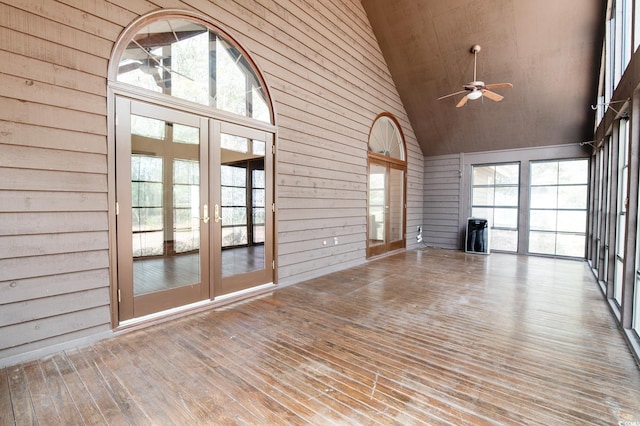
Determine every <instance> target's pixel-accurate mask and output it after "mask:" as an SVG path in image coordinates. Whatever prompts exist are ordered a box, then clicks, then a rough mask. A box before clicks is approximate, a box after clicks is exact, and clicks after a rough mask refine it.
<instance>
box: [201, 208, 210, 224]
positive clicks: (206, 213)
mask: <svg viewBox="0 0 640 426" xmlns="http://www.w3.org/2000/svg"><path fill="white" fill-rule="evenodd" d="M202 210H203V211H202V220H203V221H204V223H209V206H208V205H206V204H205V205H204V207H203V209H202Z"/></svg>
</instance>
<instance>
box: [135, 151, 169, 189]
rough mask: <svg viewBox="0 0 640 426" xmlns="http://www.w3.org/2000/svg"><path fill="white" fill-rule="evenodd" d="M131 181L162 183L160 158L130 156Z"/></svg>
mask: <svg viewBox="0 0 640 426" xmlns="http://www.w3.org/2000/svg"><path fill="white" fill-rule="evenodd" d="M131 180H132V181H147V182H162V157H152V156H149V155H137V154H132V155H131Z"/></svg>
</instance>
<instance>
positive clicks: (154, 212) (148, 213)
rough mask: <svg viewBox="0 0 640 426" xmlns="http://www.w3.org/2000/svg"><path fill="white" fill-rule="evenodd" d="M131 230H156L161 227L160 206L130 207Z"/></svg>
mask: <svg viewBox="0 0 640 426" xmlns="http://www.w3.org/2000/svg"><path fill="white" fill-rule="evenodd" d="M131 213H132V218H131V221H132V224H131V225H132V230H133V232H139V231H156V230H161V229H162V225H163V224H162V219H163V218H162V207H160V208H143V207H140V208H136V207H134V208H133V209H131Z"/></svg>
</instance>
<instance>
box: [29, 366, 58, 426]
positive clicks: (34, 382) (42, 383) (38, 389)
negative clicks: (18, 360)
mask: <svg viewBox="0 0 640 426" xmlns="http://www.w3.org/2000/svg"><path fill="white" fill-rule="evenodd" d="M24 373H25V379H26V383H27V386H28V387H29V394H30V395H31V401H32V402H33V408H34V411H35V421H36V423H37V424H39V423H46V422H50V423H58V424H61V423H62V420H61V419H60V417H59V416H58V412H57V410H56V408H55V403H54V401H53V395H52V394H51V393H50V391H49V389H48V387H47V377H46V376H45V375H44V373H43V372H42V369H41V367H40V360H35V361H30V362H27V363H26V364H25V365H24Z"/></svg>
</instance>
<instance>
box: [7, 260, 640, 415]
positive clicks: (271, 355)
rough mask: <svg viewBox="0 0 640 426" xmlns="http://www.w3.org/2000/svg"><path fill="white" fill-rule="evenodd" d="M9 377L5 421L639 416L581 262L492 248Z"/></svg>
mask: <svg viewBox="0 0 640 426" xmlns="http://www.w3.org/2000/svg"><path fill="white" fill-rule="evenodd" d="M3 374H4V378H3V376H0V392H3V390H2V389H5V390H4V392H7V393H9V396H8V397H7V396H5V395H0V408H3V407H6V406H7V404H8V401H9V402H10V404H11V405H10V410H8V411H9V412H10V414H9V416H10V417H7V416H6V415H5V413H4V411H5V410H4V409H3V413H2V416H3V417H2V418H3V420H4V418H7V419H8V420H7V421H5V422H8V423H9V424H14V422H15V424H43V423H47V424H48V423H70V424H73V423H86V424H99V423H106V424H110V425H111V424H114V425H125V424H135V425H144V424H153V425H156V424H159V425H163V424H223V425H226V424H229V425H247V424H251V425H254V424H269V425H281V424H287V425H289V424H293V425H298V424H300V425H303V424H323V425H324V424H345V425H362V424H367V425H392V424H393V425H399V424H402V425H405V424H428V425H440V424H442V425H445V424H446V425H451V424H455V425H473V426H476V425H497V424H500V425H503V424H509V425H511V424H518V425H520V424H523V425H538V424H545V425H548V424H553V425H556V424H557V425H559V424H596V425H611V424H620V422H623V423H624V422H631V424H633V422H640V403H639V401H640V369H639V368H638V365H637V364H636V363H635V360H634V358H633V357H632V355H631V353H630V350H629V348H628V347H627V345H626V342H625V340H624V338H623V336H622V335H621V333H620V331H619V330H618V326H617V323H616V321H615V319H614V318H613V316H612V315H611V313H610V311H609V308H608V306H607V302H606V301H605V300H604V298H603V297H602V294H601V292H600V289H599V286H598V284H597V283H596V282H595V280H594V278H593V276H592V274H591V271H590V270H589V268H588V266H587V265H586V264H585V263H584V262H577V261H568V260H560V259H549V258H536V257H526V256H514V255H506V254H499V253H492V254H491V255H489V256H480V255H470V254H467V253H463V252H457V251H450V250H439V249H423V250H413V251H408V252H404V253H399V254H396V255H393V256H389V257H386V258H381V259H377V260H375V261H371V262H367V263H366V264H364V265H360V266H357V267H355V268H351V269H349V270H345V271H340V272H337V273H332V274H329V275H326V276H323V277H318V278H315V279H312V280H309V281H307V282H304V283H300V284H297V285H294V286H289V287H286V288H282V289H278V290H276V291H274V292H273V293H270V294H265V295H262V296H259V297H256V298H254V299H250V300H245V301H241V302H237V303H233V304H230V305H228V306H224V307H220V308H217V309H212V310H209V311H205V312H200V313H197V314H194V315H191V316H187V317H183V318H180V319H178V320H174V321H171V322H167V323H162V324H156V325H154V326H151V327H148V328H145V329H142V330H137V331H133V332H130V333H126V334H123V335H119V336H118V337H115V338H113V339H109V340H105V341H102V342H99V343H96V344H94V345H91V346H89V347H85V348H77V349H73V350H67V351H65V352H64V353H59V354H54V355H51V356H49V357H47V358H44V359H42V360H37V361H32V362H28V363H24V364H20V365H18V366H14V367H9V368H6V369H5V370H3ZM43 419H47V421H46V422H45V421H44V420H43Z"/></svg>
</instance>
